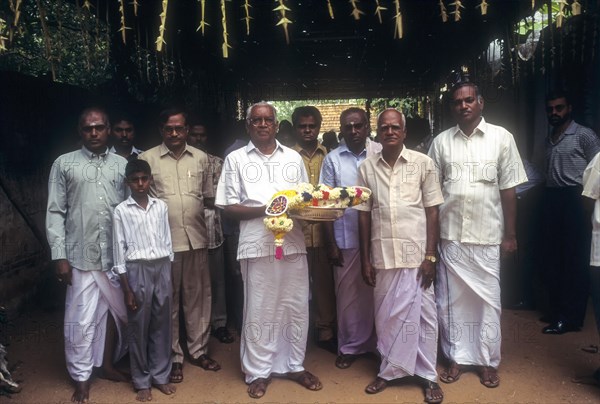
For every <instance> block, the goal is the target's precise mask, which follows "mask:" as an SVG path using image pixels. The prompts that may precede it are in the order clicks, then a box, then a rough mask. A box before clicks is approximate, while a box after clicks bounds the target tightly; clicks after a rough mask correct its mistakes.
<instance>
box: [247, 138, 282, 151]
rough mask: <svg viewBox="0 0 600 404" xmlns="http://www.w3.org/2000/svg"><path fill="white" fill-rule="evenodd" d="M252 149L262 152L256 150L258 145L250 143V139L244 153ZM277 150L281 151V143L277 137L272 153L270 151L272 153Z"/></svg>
mask: <svg viewBox="0 0 600 404" xmlns="http://www.w3.org/2000/svg"><path fill="white" fill-rule="evenodd" d="M252 150H256V152H257V153H259V154H263V153H261V151H260V150H258V147H256V146H254V143H252V140H251V141H249V142H248V144H247V145H246V153H250V152H251V151H252ZM277 150H281V151H283V146H282V145H281V143H279V141H278V140H277V139H275V150H273V153H271V154H274V153H275V152H276V151H277Z"/></svg>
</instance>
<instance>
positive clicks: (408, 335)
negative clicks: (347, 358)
mask: <svg viewBox="0 0 600 404" xmlns="http://www.w3.org/2000/svg"><path fill="white" fill-rule="evenodd" d="M418 273H419V270H418V268H400V269H384V270H378V271H377V284H376V286H375V292H374V298H375V299H374V300H375V328H376V330H377V350H378V351H379V353H380V354H381V366H380V368H379V374H378V376H379V377H381V378H382V379H385V380H393V379H399V378H402V377H405V376H415V375H416V376H419V377H422V378H424V379H426V380H430V381H432V382H437V371H436V368H435V364H436V359H437V315H436V307H435V295H434V291H433V287H430V288H428V289H426V290H423V288H422V287H421V280H420V279H417V274H418Z"/></svg>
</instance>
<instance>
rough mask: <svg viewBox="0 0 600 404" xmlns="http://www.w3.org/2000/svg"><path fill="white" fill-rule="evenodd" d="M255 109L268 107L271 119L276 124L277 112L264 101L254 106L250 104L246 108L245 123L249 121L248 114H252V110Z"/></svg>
mask: <svg viewBox="0 0 600 404" xmlns="http://www.w3.org/2000/svg"><path fill="white" fill-rule="evenodd" d="M255 107H269V108H271V111H273V117H274V118H275V122H277V110H276V109H275V107H274V106H273V105H271V104H269V103H268V102H266V101H261V102H257V103H255V104H252V105H250V106H249V107H248V109H247V110H246V121H250V114H251V113H252V109H253V108H255Z"/></svg>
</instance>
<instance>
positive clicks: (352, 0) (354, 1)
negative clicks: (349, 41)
mask: <svg viewBox="0 0 600 404" xmlns="http://www.w3.org/2000/svg"><path fill="white" fill-rule="evenodd" d="M350 5H352V13H350V15H351V16H352V17H354V19H355V20H356V21H358V20H360V16H361V14H364V12H363V11H362V10H360V9H359V8H358V0H350Z"/></svg>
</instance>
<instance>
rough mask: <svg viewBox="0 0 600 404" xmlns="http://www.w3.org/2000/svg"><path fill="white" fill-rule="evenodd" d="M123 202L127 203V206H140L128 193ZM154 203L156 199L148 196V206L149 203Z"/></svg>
mask: <svg viewBox="0 0 600 404" xmlns="http://www.w3.org/2000/svg"><path fill="white" fill-rule="evenodd" d="M125 203H126V204H127V205H129V206H131V205H135V206H139V207H140V208H141V206H140V205H138V203H137V202H136V201H135V199H133V196H131V195H129V198H127V199H126V200H125ZM155 203H156V199H154V198H153V197H151V196H148V206H150V205H154V204H155Z"/></svg>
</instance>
